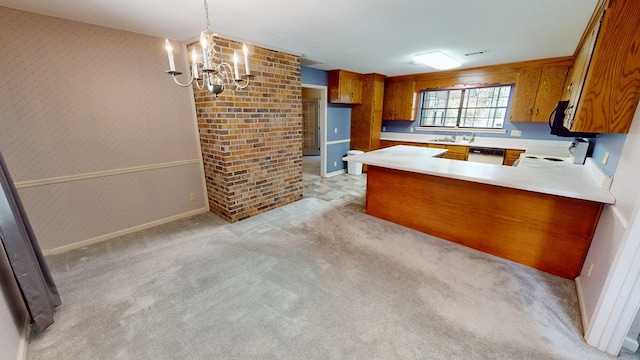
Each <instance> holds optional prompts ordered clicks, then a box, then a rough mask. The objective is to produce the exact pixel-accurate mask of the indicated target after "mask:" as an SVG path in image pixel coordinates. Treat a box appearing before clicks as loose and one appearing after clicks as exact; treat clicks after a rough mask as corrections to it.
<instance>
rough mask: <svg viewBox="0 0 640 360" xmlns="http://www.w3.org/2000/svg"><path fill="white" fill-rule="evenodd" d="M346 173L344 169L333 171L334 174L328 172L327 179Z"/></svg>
mask: <svg viewBox="0 0 640 360" xmlns="http://www.w3.org/2000/svg"><path fill="white" fill-rule="evenodd" d="M346 172H347V171H346V170H345V169H342V170H338V171H334V172H330V173H328V174H327V177H332V176H336V175H340V174H344V173H346Z"/></svg>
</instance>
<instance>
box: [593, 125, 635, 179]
mask: <svg viewBox="0 0 640 360" xmlns="http://www.w3.org/2000/svg"><path fill="white" fill-rule="evenodd" d="M626 139H627V135H626V134H600V135H598V137H597V138H596V144H595V146H594V147H593V155H592V156H591V157H592V158H593V160H595V162H596V163H597V164H598V165H600V167H602V168H603V169H604V171H606V172H607V173H608V174H609V175H611V176H613V175H615V173H616V168H617V167H618V162H619V161H620V155H621V154H622V148H623V147H624V142H625V141H626ZM607 151H608V152H609V160H608V161H607V163H606V164H605V165H603V164H602V157H603V156H604V153H605V152H607Z"/></svg>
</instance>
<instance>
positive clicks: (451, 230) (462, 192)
mask: <svg viewBox="0 0 640 360" xmlns="http://www.w3.org/2000/svg"><path fill="white" fill-rule="evenodd" d="M443 161H446V160H443ZM602 207H603V204H602V203H600V202H594V201H588V200H582V199H572V198H567V197H562V196H556V195H549V194H542V193H538V192H532V191H526V190H519V189H513V188H509V187H502V186H496V185H489V184H483V183H477V182H471V181H465V180H458V179H452V178H447V177H440V176H433V175H427V174H421V173H413V172H408V171H402V170H394V169H388V168H384V167H379V166H371V165H369V170H368V173H367V193H366V211H367V213H368V214H370V215H373V216H375V217H379V218H381V219H385V220H389V221H392V222H394V223H397V224H400V225H404V226H407V227H409V228H412V229H415V230H419V231H422V232H426V233H428V234H431V235H434V236H437V237H440V238H442V239H446V240H449V241H453V242H456V243H459V244H462V245H465V246H468V247H471V248H474V249H477V250H480V251H483V252H486V253H489V254H493V255H496V256H499V257H502V258H505V259H508V260H512V261H515V262H518V263H520V264H523V265H527V266H531V267H534V268H536V269H539V270H542V271H546V272H549V273H551V274H555V275H558V276H562V277H564V278H567V279H572V280H573V279H575V278H576V277H577V276H578V274H579V273H580V270H581V268H582V264H583V262H584V258H585V256H586V254H587V251H588V249H589V245H590V243H591V239H592V237H593V233H594V231H595V227H596V224H597V223H598V219H599V217H600V212H601V211H602Z"/></svg>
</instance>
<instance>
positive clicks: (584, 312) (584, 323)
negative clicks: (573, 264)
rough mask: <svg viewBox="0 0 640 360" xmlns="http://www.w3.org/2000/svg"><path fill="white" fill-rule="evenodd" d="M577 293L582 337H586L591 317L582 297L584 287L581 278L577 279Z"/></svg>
mask: <svg viewBox="0 0 640 360" xmlns="http://www.w3.org/2000/svg"><path fill="white" fill-rule="evenodd" d="M576 292H577V293H578V304H579V305H580V315H581V316H580V318H581V319H582V336H585V335H586V331H587V329H588V328H589V326H588V325H589V316H588V314H587V309H586V307H585V304H584V296H583V295H582V285H581V284H580V276H578V277H577V278H576Z"/></svg>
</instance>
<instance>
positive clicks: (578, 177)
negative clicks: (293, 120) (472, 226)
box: [343, 145, 615, 204]
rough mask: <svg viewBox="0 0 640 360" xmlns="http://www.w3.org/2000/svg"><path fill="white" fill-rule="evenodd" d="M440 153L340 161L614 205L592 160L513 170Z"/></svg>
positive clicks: (383, 152) (397, 149)
mask: <svg viewBox="0 0 640 360" xmlns="http://www.w3.org/2000/svg"><path fill="white" fill-rule="evenodd" d="M444 152H446V150H445V149H438V148H426V147H417V146H405V145H398V146H393V147H389V148H384V149H380V150H375V151H371V152H367V153H364V154H361V155H351V156H346V157H344V158H343V160H345V161H355V162H359V163H363V164H367V165H371V166H380V167H384V168H388V169H395V170H402V171H409V172H413V173H419V174H427V175H434V176H441V177H447V178H451V179H458V180H465V181H472V182H477V183H483V184H489V185H497V186H503V187H509V188H514V189H520V190H527V191H534V192H539V193H544V194H550V195H557V196H564V197H569V198H575V199H583V200H590V201H596V202H601V203H605V204H613V203H615V197H614V196H613V195H612V194H611V193H610V192H609V190H608V189H607V188H601V187H599V186H598V183H597V180H596V179H594V177H593V175H592V174H593V172H594V171H601V170H600V169H599V168H597V167H598V166H597V165H596V164H595V163H593V162H592V161H588V162H587V163H586V164H585V165H577V164H570V163H556V162H549V161H542V160H536V159H530V160H531V161H522V162H521V164H520V165H519V166H517V167H514V166H502V165H493V164H484V163H476V162H467V161H460V160H449V159H443V158H435V157H434V156H438V155H440V154H442V153H444ZM523 160H524V159H523ZM594 167H596V168H597V169H595V168H594Z"/></svg>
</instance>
